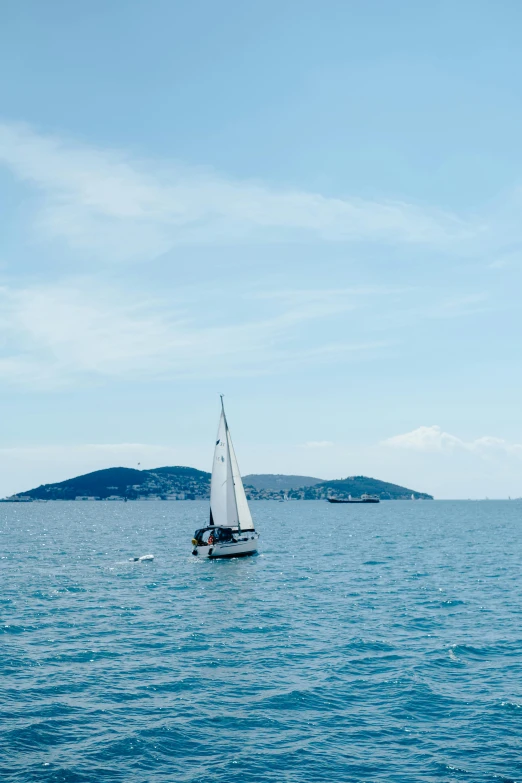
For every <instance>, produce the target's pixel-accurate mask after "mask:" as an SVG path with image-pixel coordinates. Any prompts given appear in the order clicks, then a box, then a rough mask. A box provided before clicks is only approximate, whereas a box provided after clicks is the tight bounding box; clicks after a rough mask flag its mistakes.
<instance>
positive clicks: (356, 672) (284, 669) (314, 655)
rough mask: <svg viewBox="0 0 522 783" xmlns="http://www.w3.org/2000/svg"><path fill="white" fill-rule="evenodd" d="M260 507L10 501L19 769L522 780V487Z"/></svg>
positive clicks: (42, 775)
mask: <svg viewBox="0 0 522 783" xmlns="http://www.w3.org/2000/svg"><path fill="white" fill-rule="evenodd" d="M252 513H253V516H254V518H255V521H256V526H257V528H258V530H259V531H260V533H261V539H260V552H259V554H258V555H257V556H254V557H251V558H245V559H236V560H223V561H208V560H200V559H198V558H196V557H193V556H192V555H191V543H190V539H191V537H192V533H193V531H194V530H195V529H196V528H197V527H199V526H202V525H203V524H205V523H206V521H207V517H208V506H207V504H206V503H203V502H129V503H118V502H114V503H110V502H106V503H95V502H83V503H81V502H78V503H74V502H61V503H60V502H49V503H33V504H27V505H22V504H19V505H17V504H3V505H2V506H0V533H1V551H0V556H1V561H0V569H1V572H0V573H1V585H0V586H1V590H0V605H1V612H2V617H1V630H2V637H1V658H0V674H1V679H0V687H1V694H0V721H1V724H2V732H1V736H0V780H1V781H2V782H4V781H6V782H7V781H8V782H9V783H11V782H12V783H40V782H42V783H44V782H45V783H51V781H52V782H53V783H55V782H56V783H58V782H59V783H119V782H120V781H121V782H122V783H178V781H179V782H180V783H183V782H186V783H189V782H190V783H196V781H197V782H198V783H199V781H201V782H202V783H203V781H204V782H205V783H218V782H219V783H221V782H223V783H225V782H226V783H236V781H237V783H239V781H241V783H249V782H250V781H252V783H254V782H255V783H257V782H258V781H259V782H262V781H278V783H280V782H281V781H283V782H284V783H314V782H315V781H348V782H352V781H353V782H354V783H363V782H367V783H373V782H374V781H386V782H387V783H388V782H391V781H393V782H394V783H409V782H410V781H411V783H421V782H422V781H432V782H433V783H441V782H442V781H444V782H445V781H447V782H448V783H449V781H455V783H457V782H458V783H461V782H462V781H470V782H473V783H481V782H482V781H484V783H485V782H486V781H491V782H492V783H493V782H496V783H499V782H502V781H504V782H505V783H507V781H522V572H521V553H522V502H517V501H511V502H509V501H498V502H497V501H489V502H485V501H484V502H471V501H461V502H459V501H455V502H453V501H434V502H430V501H426V502H411V501H409V502H406V501H404V502H401V501H389V502H383V503H381V504H379V505H368V506H357V505H354V506H350V505H348V506H346V505H339V506H335V505H330V504H328V503H325V502H312V501H302V502H289V503H277V502H270V501H265V502H263V501H260V502H255V503H252ZM149 553H152V554H154V555H155V560H154V562H152V563H134V562H132V563H131V562H129V561H128V558H130V557H133V556H139V555H144V554H149Z"/></svg>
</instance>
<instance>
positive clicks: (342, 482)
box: [306, 476, 433, 500]
mask: <svg viewBox="0 0 522 783" xmlns="http://www.w3.org/2000/svg"><path fill="white" fill-rule="evenodd" d="M306 494H307V497H309V498H310V499H312V498H313V499H319V498H327V497H336V498H348V497H349V495H351V496H352V497H354V498H356V497H360V496H361V495H377V497H379V498H380V499H381V500H409V499H410V498H411V496H412V495H413V496H414V498H415V499H416V500H433V496H432V495H428V494H427V493H426V492H416V491H415V490H413V489H408V488H407V487H401V486H399V485H398V484H390V483H389V482H387V481H379V479H374V478H368V477H367V476H350V477H349V478H345V479H338V480H335V481H323V482H321V483H320V484H316V485H315V486H314V487H309V488H308V489H307V490H306Z"/></svg>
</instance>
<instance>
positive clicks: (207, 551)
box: [192, 531, 259, 559]
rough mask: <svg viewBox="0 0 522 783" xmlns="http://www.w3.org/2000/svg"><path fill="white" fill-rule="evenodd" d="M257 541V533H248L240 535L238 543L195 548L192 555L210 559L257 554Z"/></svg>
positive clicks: (226, 542) (232, 542)
mask: <svg viewBox="0 0 522 783" xmlns="http://www.w3.org/2000/svg"><path fill="white" fill-rule="evenodd" d="M258 540H259V533H256V532H255V531H252V532H250V531H248V532H246V533H242V534H241V538H240V539H239V540H238V541H225V542H223V543H218V544H213V545H212V546H208V545H206V546H195V547H194V549H193V550H192V554H193V555H198V556H199V557H209V558H212V559H214V558H215V557H244V556H245V555H253V554H254V553H255V552H257V543H258Z"/></svg>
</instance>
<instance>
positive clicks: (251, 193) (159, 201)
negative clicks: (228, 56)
mask: <svg viewBox="0 0 522 783" xmlns="http://www.w3.org/2000/svg"><path fill="white" fill-rule="evenodd" d="M2 162H3V163H4V164H5V165H6V166H7V167H8V168H9V169H10V170H11V171H12V172H13V173H14V174H15V176H17V177H18V178H19V179H21V180H23V181H25V182H27V183H29V184H30V185H32V186H33V187H34V188H36V189H37V191H39V193H40V195H41V197H42V201H41V205H40V211H39V214H38V220H37V224H38V227H39V229H40V231H41V232H42V233H43V235H44V236H46V237H48V238H59V239H62V240H65V241H67V242H68V243H69V245H71V246H72V247H75V248H77V249H82V250H89V251H91V252H93V251H94V252H96V253H99V254H100V255H101V256H102V257H103V259H104V260H107V261H110V260H114V259H132V258H134V259H142V258H150V257H151V256H153V255H156V254H160V253H163V252H165V251H166V250H168V249H169V248H170V247H172V246H173V245H175V244H178V243H192V242H197V243H201V242H209V241H212V242H214V243H215V242H219V241H226V242H229V241H233V240H235V239H238V238H240V239H245V238H248V237H255V239H256V240H257V241H260V240H265V241H270V240H273V239H276V238H278V239H280V238H285V239H288V240H290V239H293V238H299V239H302V238H303V236H312V237H314V236H315V237H317V238H320V239H322V240H326V241H330V240H331V241H346V240H370V241H384V242H406V243H430V244H432V243H440V242H446V241H452V240H455V239H456V238H457V237H462V236H465V235H468V234H469V231H470V229H469V228H467V227H466V226H465V224H464V223H463V222H462V221H460V220H459V219H457V218H456V217H454V216H452V215H448V214H446V213H443V212H441V211H436V210H428V209H422V208H420V207H417V206H415V205H413V204H408V203H404V202H392V201H390V202H387V201H370V200H363V199H358V198H333V197H328V196H323V195H321V194H319V193H312V192H306V191H300V190H292V189H276V188H274V187H270V186H268V185H265V184H261V183H257V182H252V181H241V180H232V179H227V178H225V177H223V176H220V175H218V174H216V173H214V172H212V171H209V170H203V169H198V168H195V167H193V168H189V167H186V166H179V165H178V166H175V165H172V164H166V163H165V162H163V163H162V164H159V163H158V162H155V163H153V162H151V161H143V160H139V159H136V158H132V157H131V156H129V155H126V154H124V153H122V152H118V151H111V150H109V151H107V150H98V149H93V148H91V147H87V146H84V145H81V144H78V143H75V142H71V141H68V140H64V139H61V138H58V137H53V136H45V135H40V134H38V133H36V132H35V131H34V130H32V129H31V128H30V127H28V126H25V125H17V124H10V123H3V124H0V163H2Z"/></svg>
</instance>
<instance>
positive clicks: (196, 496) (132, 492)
mask: <svg viewBox="0 0 522 783" xmlns="http://www.w3.org/2000/svg"><path fill="white" fill-rule="evenodd" d="M210 478H211V475H210V473H207V472H205V471H203V470H198V469H197V468H190V467H184V466H174V467H162V468H153V469H152V470H137V469H135V468H123V467H119V468H106V469H105V470H95V471H93V472H92V473H86V474H85V475H83V476H76V477H75V478H70V479H67V480H66V481H60V482H57V483H56V484H42V485H41V486H39V487H36V488H35V489H29V490H27V491H26V492H21V493H19V494H17V495H12V496H11V497H9V498H4V499H3V501H0V502H4V503H5V502H11V503H14V502H17V503H30V502H33V501H43V500H80V501H89V500H109V501H127V500H147V501H150V500H206V499H208V498H209V497H210ZM243 482H244V485H245V492H246V495H247V498H248V499H249V500H326V499H327V498H329V497H336V498H348V497H350V496H352V497H359V496H360V495H363V494H367V495H375V496H376V497H378V498H380V499H381V500H433V497H432V495H428V494H427V493H426V492H417V491H416V490H413V489H408V488H407V487H401V486H400V485H398V484H390V483H389V482H386V481H380V480H379V479H374V478H368V477H367V476H349V477H347V478H344V479H332V480H329V481H324V480H323V479H319V478H312V477H311V476H285V475H282V474H252V475H248V476H245V477H244V478H243Z"/></svg>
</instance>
